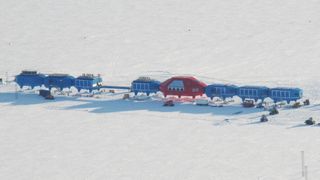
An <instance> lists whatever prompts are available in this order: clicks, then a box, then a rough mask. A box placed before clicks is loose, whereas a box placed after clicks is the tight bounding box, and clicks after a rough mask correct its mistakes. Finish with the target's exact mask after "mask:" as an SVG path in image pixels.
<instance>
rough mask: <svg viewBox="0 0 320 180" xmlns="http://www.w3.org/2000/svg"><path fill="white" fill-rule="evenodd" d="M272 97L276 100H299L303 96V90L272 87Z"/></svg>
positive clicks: (288, 101)
mask: <svg viewBox="0 0 320 180" xmlns="http://www.w3.org/2000/svg"><path fill="white" fill-rule="evenodd" d="M269 96H270V98H271V99H272V100H273V101H274V102H280V101H286V102H287V103H290V101H297V100H299V99H301V98H302V97H303V91H302V89H300V88H285V87H281V88H272V89H270V94H269Z"/></svg>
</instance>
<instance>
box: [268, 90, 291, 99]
mask: <svg viewBox="0 0 320 180" xmlns="http://www.w3.org/2000/svg"><path fill="white" fill-rule="evenodd" d="M271 95H272V97H282V98H287V97H290V92H288V91H272V93H271Z"/></svg>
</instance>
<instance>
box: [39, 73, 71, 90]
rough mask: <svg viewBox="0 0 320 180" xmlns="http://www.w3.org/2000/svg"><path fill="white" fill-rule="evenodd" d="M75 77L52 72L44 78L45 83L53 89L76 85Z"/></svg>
mask: <svg viewBox="0 0 320 180" xmlns="http://www.w3.org/2000/svg"><path fill="white" fill-rule="evenodd" d="M74 81H75V78H74V77H73V76H70V75H68V74H50V75H48V76H47V77H46V78H45V79H44V85H45V87H46V88H49V90H51V89H52V88H59V89H61V90H63V89H64V88H69V89H70V88H71V87H72V86H74Z"/></svg>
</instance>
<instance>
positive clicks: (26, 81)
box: [15, 71, 46, 89]
mask: <svg viewBox="0 0 320 180" xmlns="http://www.w3.org/2000/svg"><path fill="white" fill-rule="evenodd" d="M45 77H46V76H45V75H44V74H39V73H38V72H37V71H22V72H21V73H20V74H19V75H17V76H16V79H15V81H16V83H17V84H18V85H19V86H20V88H23V87H24V86H28V87H31V88H32V89H33V88H34V87H37V86H39V87H41V86H42V85H43V83H44V79H45Z"/></svg>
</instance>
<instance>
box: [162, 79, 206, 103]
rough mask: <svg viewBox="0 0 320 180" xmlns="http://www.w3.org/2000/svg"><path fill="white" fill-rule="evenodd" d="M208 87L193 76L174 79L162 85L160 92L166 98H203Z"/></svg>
mask: <svg viewBox="0 0 320 180" xmlns="http://www.w3.org/2000/svg"><path fill="white" fill-rule="evenodd" d="M205 87H207V85H206V84H205V83H203V82H201V81H199V80H197V79H196V78H194V77H191V76H178V77H172V78H170V79H168V80H166V81H165V82H163V83H161V85H160V91H161V92H162V93H163V95H164V97H166V96H168V95H174V96H178V97H179V98H180V97H181V96H192V97H193V98H195V97H196V96H202V95H203V94H204V91H205Z"/></svg>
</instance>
